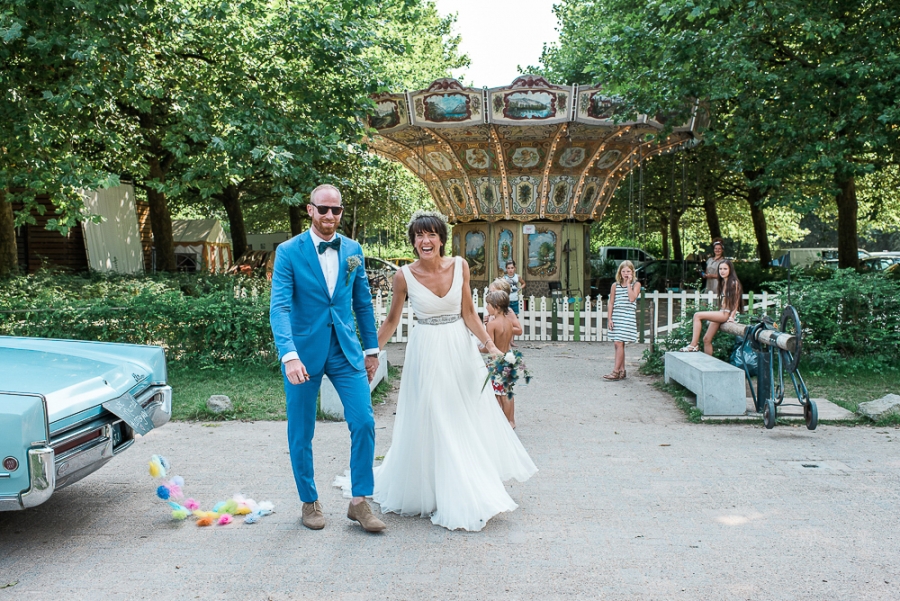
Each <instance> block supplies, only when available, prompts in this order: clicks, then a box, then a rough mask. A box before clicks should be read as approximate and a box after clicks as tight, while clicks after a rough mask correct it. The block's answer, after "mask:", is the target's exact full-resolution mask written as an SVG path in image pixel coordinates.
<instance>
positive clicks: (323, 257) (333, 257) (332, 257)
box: [309, 229, 339, 296]
mask: <svg viewBox="0 0 900 601" xmlns="http://www.w3.org/2000/svg"><path fill="white" fill-rule="evenodd" d="M335 236H337V234H335ZM309 237H310V238H312V243H313V246H314V247H315V249H316V256H317V257H319V266H320V267H321V268H322V273H323V274H324V275H325V284H326V285H327V286H328V296H334V287H335V285H336V284H337V277H338V263H339V256H338V251H337V250H335V249H333V248H326V249H325V252H323V253H321V254H319V243H320V242H331V240H334V236H332V237H331V240H323V239H322V238H319V237H318V236H317V235H316V234H315V232H313V231H312V229H310V230H309Z"/></svg>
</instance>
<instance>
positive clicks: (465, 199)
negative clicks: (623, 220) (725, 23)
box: [369, 75, 697, 222]
mask: <svg viewBox="0 0 900 601" xmlns="http://www.w3.org/2000/svg"><path fill="white" fill-rule="evenodd" d="M375 100H376V103H377V110H376V114H375V115H374V116H373V117H372V118H371V119H370V125H371V127H373V128H374V129H376V130H377V131H378V134H377V135H375V136H373V137H372V138H371V140H370V141H369V144H370V147H371V148H372V149H373V150H375V152H377V153H378V154H380V155H382V156H385V157H387V158H390V159H393V160H397V161H400V162H401V163H403V164H404V165H405V166H406V167H407V168H408V169H410V170H411V171H412V172H413V173H415V174H416V175H417V176H418V177H419V178H420V179H421V180H422V181H423V182H425V185H426V186H427V187H428V189H429V190H430V191H431V195H432V197H433V198H434V202H435V204H436V205H437V206H438V208H439V209H440V210H441V211H442V212H443V213H444V214H446V215H447V217H448V218H449V219H450V220H451V221H452V222H459V221H498V220H501V219H514V220H518V221H533V220H538V219H549V220H552V221H562V220H564V219H575V220H578V221H588V220H592V219H598V218H599V217H601V216H602V214H603V211H604V210H605V209H606V206H607V204H608V203H609V200H610V198H612V195H613V193H614V192H615V190H616V186H617V185H618V184H619V182H620V181H621V180H622V179H623V178H624V177H625V176H626V175H627V174H628V173H629V172H630V170H631V169H632V168H633V167H636V166H637V165H638V164H640V162H641V161H643V160H645V159H647V158H649V157H651V156H653V155H655V154H659V153H662V152H667V151H670V150H672V149H675V148H677V147H679V146H681V145H682V144H685V143H686V142H689V141H691V140H693V139H694V137H695V131H696V121H697V119H696V117H692V118H691V120H690V121H689V122H688V123H686V124H684V125H681V126H679V127H675V128H674V129H673V130H672V132H671V133H670V135H669V136H668V137H667V138H665V139H660V136H659V133H660V132H661V131H662V130H663V129H665V125H666V123H665V121H666V120H665V117H664V116H656V117H649V116H647V115H639V116H638V118H637V119H636V120H633V121H624V122H623V121H618V120H617V119H616V118H615V111H616V109H617V106H618V103H617V101H616V99H615V98H611V97H609V96H605V95H604V94H603V93H602V91H601V89H600V88H599V87H595V88H580V87H578V86H577V85H576V86H558V85H553V84H551V83H549V82H548V81H547V80H546V79H544V78H542V77H535V76H532V75H525V76H522V77H519V78H517V79H516V80H515V81H513V82H512V84H511V85H510V86H508V87H501V88H492V89H479V88H467V87H464V86H462V85H461V84H460V83H459V82H458V81H457V80H455V79H438V80H436V81H435V82H434V83H432V84H431V85H430V86H429V87H428V88H427V89H425V90H418V91H415V92H405V93H403V94H382V95H379V96H377V97H376V98H375Z"/></svg>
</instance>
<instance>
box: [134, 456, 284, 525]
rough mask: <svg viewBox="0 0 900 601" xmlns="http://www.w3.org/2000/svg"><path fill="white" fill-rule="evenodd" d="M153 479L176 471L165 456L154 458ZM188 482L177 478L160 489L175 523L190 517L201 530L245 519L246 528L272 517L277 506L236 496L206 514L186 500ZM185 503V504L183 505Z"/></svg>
mask: <svg viewBox="0 0 900 601" xmlns="http://www.w3.org/2000/svg"><path fill="white" fill-rule="evenodd" d="M149 468H150V469H149V471H150V477H151V478H154V479H162V478H165V477H166V476H167V474H169V473H170V472H171V471H172V467H171V465H170V464H169V462H168V461H167V460H166V458H165V457H163V456H162V455H153V456H152V457H151V458H150V464H149ZM183 489H184V478H182V477H181V476H176V475H173V476H172V477H171V478H169V479H168V480H164V481H163V482H162V484H159V485H158V486H157V487H156V496H157V497H158V498H160V499H162V500H163V501H166V502H167V503H168V506H169V508H170V509H171V510H172V519H173V520H177V521H184V520H186V519H188V518H189V517H194V518H196V524H197V525H198V526H201V527H204V526H212V525H213V524H218V525H219V526H227V525H228V524H231V523H233V522H234V519H235V516H244V523H245V524H255V523H256V522H258V521H259V520H260V518H262V517H264V516H267V515H271V514H272V513H274V511H275V505H274V504H272V503H270V502H269V501H263V502H261V503H257V502H256V501H254V500H253V499H248V498H246V497H244V496H242V495H234V497H232V498H231V499H228V500H226V501H219V502H218V503H216V504H215V505H214V506H213V510H212V511H204V510H202V509H201V508H200V503H198V502H197V501H196V500H194V499H193V498H188V499H184V490H183ZM182 499H184V501H183V502H179V501H181V500H182Z"/></svg>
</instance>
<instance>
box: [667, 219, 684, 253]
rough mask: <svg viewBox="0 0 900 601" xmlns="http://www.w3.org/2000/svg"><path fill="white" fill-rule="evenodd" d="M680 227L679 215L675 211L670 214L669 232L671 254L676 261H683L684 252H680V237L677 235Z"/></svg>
mask: <svg viewBox="0 0 900 601" xmlns="http://www.w3.org/2000/svg"><path fill="white" fill-rule="evenodd" d="M680 226H681V214H680V213H678V212H677V211H675V212H673V213H672V218H671V219H670V221H669V231H670V232H671V235H672V254H673V255H674V259H675V260H676V261H684V251H682V250H681V236H679V235H678V229H679V227H680Z"/></svg>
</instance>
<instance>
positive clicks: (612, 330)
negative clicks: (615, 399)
mask: <svg viewBox="0 0 900 601" xmlns="http://www.w3.org/2000/svg"><path fill="white" fill-rule="evenodd" d="M640 293H641V283H640V282H637V281H635V279H634V264H633V263H632V262H631V261H622V262H621V263H619V268H618V269H617V270H616V283H615V284H613V285H612V288H611V289H610V291H609V314H608V315H607V323H608V324H609V339H610V340H612V341H613V342H615V347H616V362H615V365H614V366H613V370H612V373H609V374H606V375H605V376H603V377H604V378H605V379H607V380H624V379H625V343H626V342H637V318H636V317H635V306H636V304H637V298H638V295H639V294H640Z"/></svg>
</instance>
